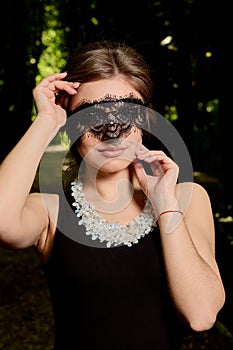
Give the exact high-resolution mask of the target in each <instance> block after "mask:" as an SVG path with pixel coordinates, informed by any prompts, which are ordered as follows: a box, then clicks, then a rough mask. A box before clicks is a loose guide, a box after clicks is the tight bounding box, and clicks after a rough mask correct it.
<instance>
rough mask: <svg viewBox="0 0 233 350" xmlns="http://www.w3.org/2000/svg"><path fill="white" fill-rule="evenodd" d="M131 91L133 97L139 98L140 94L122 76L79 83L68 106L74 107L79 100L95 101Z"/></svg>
mask: <svg viewBox="0 0 233 350" xmlns="http://www.w3.org/2000/svg"><path fill="white" fill-rule="evenodd" d="M130 93H133V94H134V96H135V97H138V98H141V99H142V97H141V95H140V94H139V93H138V92H137V91H136V90H135V88H133V87H132V86H131V85H130V84H129V82H127V81H126V79H124V78H122V77H114V78H111V79H101V80H98V81H93V82H89V83H84V84H81V85H80V86H79V87H78V90H77V94H76V95H75V96H72V97H71V101H70V102H71V103H70V107H71V109H72V107H75V106H76V105H78V104H79V103H80V102H81V101H83V100H87V101H95V100H99V99H101V98H103V97H104V96H106V95H113V96H116V97H123V96H127V95H129V94H130Z"/></svg>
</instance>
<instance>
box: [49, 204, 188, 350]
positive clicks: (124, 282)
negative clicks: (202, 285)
mask: <svg viewBox="0 0 233 350" xmlns="http://www.w3.org/2000/svg"><path fill="white" fill-rule="evenodd" d="M63 204H64V203H63ZM65 207H66V206H65ZM65 207H64V206H63V205H62V204H61V203H60V212H59V222H58V228H59V229H57V232H56V236H55V241H54V245H53V249H52V252H51V255H50V258H49V260H48V262H47V264H46V265H45V266H44V269H45V273H46V276H47V279H48V284H49V289H50V293H51V300H52V305H53V310H54V324H55V341H54V350H131V349H132V350H139V349H140V350H144V349H146V350H178V349H180V348H181V335H182V334H181V331H182V325H181V323H180V321H179V319H178V317H177V315H176V312H175V311H174V309H173V307H172V304H171V302H170V299H169V296H168V293H167V289H166V281H165V274H164V267H163V259H162V255H161V246H160V239H159V232H158V229H155V230H154V231H153V232H151V233H150V234H149V235H147V236H146V237H144V238H142V239H141V240H140V241H139V243H138V244H135V245H133V246H132V247H130V248H129V247H126V246H120V247H116V248H95V247H91V246H88V245H85V244H81V243H79V242H77V241H76V240H74V239H73V238H71V237H74V236H73V234H74V233H72V234H70V236H67V235H65V234H64V233H63V232H64V229H67V220H68V222H69V223H72V222H73V225H72V224H71V226H70V230H74V229H75V234H76V236H78V235H83V234H84V235H85V233H84V232H82V226H79V225H77V220H78V219H77V218H76V217H74V216H73V215H72V212H71V211H69V210H68V211H67V208H66V209H65ZM64 211H65V215H64ZM65 221H66V223H65ZM74 224H76V225H75V227H74ZM63 225H64V226H63ZM68 226H69V225H68Z"/></svg>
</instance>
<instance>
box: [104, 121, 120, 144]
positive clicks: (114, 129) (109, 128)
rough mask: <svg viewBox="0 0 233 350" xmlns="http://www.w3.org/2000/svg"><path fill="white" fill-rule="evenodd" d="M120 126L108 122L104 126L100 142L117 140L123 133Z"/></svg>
mask: <svg viewBox="0 0 233 350" xmlns="http://www.w3.org/2000/svg"><path fill="white" fill-rule="evenodd" d="M123 131H124V130H123V128H122V124H120V123H114V122H110V123H108V124H105V125H104V130H103V136H102V140H103V141H106V140H109V139H116V138H118V137H119V136H120V135H121V134H122V132H123Z"/></svg>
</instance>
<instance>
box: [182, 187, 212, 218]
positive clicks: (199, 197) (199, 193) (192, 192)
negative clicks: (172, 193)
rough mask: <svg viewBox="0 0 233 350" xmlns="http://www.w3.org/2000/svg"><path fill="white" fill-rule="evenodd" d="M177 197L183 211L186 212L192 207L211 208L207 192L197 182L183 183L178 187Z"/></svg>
mask: <svg viewBox="0 0 233 350" xmlns="http://www.w3.org/2000/svg"><path fill="white" fill-rule="evenodd" d="M177 196H178V199H179V202H180V203H181V206H182V209H183V210H184V211H185V212H186V211H187V210H188V208H189V207H190V206H192V208H193V207H195V206H198V207H199V208H200V207H201V206H206V207H207V208H209V207H211V203H210V198H209V194H208V192H207V190H206V189H205V188H204V187H203V186H202V185H200V184H198V183H196V182H182V183H180V184H178V185H177Z"/></svg>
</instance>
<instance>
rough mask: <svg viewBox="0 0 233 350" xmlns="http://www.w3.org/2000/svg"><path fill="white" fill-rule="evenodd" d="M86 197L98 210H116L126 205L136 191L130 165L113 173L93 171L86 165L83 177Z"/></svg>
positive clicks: (134, 178) (136, 186)
mask: <svg viewBox="0 0 233 350" xmlns="http://www.w3.org/2000/svg"><path fill="white" fill-rule="evenodd" d="M83 179H84V180H83V190H84V192H85V193H86V199H87V200H88V202H90V203H94V205H95V208H96V209H97V210H99V211H102V210H107V211H108V210H109V208H110V207H111V208H113V209H114V210H116V211H119V210H122V209H123V208H125V207H127V206H128V205H129V203H130V202H131V201H132V200H133V199H134V196H135V191H137V192H138V185H137V183H136V181H135V180H136V177H135V174H134V173H133V171H132V168H131V167H128V168H126V169H123V170H121V171H119V172H115V173H106V172H100V171H99V172H98V173H97V174H96V172H93V169H89V168H88V167H87V168H86V169H85V175H84V177H83Z"/></svg>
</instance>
